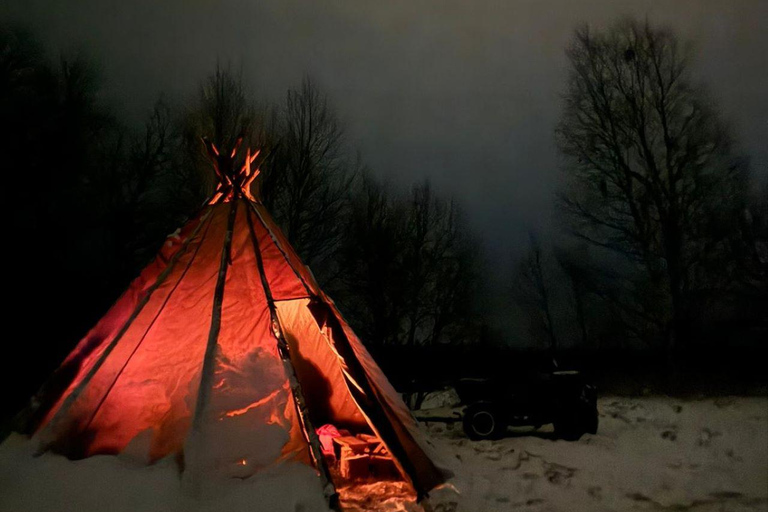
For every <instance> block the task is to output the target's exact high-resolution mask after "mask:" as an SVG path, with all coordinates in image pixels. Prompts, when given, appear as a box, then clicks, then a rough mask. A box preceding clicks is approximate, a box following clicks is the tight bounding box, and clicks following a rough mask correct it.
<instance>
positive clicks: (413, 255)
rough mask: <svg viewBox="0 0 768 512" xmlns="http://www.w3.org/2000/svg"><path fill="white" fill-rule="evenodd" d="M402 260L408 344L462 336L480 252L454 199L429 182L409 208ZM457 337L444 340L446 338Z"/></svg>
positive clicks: (469, 319) (415, 193) (471, 321)
mask: <svg viewBox="0 0 768 512" xmlns="http://www.w3.org/2000/svg"><path fill="white" fill-rule="evenodd" d="M406 222H407V224H406V229H405V234H406V237H405V241H406V242H405V247H404V254H403V264H404V270H405V274H406V276H407V280H406V283H407V292H408V293H407V309H408V312H407V316H406V318H405V323H406V326H407V327H406V333H407V334H406V337H405V339H404V343H405V344H407V345H429V344H433V343H440V342H444V341H458V340H461V339H465V338H466V337H467V332H456V331H455V329H454V330H453V332H450V331H451V330H452V329H451V327H454V328H455V327H458V326H463V327H469V326H470V325H474V324H475V323H476V322H475V321H474V319H473V314H474V313H475V311H474V310H473V302H474V294H475V292H476V290H475V286H476V284H477V277H478V276H477V270H478V268H477V267H478V251H477V250H476V249H477V245H476V243H475V241H474V240H473V239H472V238H471V237H470V236H469V233H468V231H467V229H466V226H465V225H464V222H463V218H462V216H461V212H460V210H459V208H458V206H457V205H456V203H455V201H453V200H446V199H442V198H440V197H438V196H436V195H435V193H434V191H433V190H432V186H431V185H430V183H429V181H424V182H423V183H421V184H419V185H416V186H414V187H413V189H412V191H411V197H410V201H409V203H408V207H407V216H406ZM446 336H449V337H453V338H457V339H454V340H446V339H445V337H446Z"/></svg>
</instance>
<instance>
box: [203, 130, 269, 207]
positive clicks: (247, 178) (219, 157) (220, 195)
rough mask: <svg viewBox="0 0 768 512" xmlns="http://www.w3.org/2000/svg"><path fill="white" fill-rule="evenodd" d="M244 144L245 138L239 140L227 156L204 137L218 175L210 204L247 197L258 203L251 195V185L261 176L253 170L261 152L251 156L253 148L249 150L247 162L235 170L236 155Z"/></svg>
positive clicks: (255, 169)
mask: <svg viewBox="0 0 768 512" xmlns="http://www.w3.org/2000/svg"><path fill="white" fill-rule="evenodd" d="M242 142H243V136H242V135H241V136H240V137H238V138H237V141H236V142H235V145H234V147H233V148H232V151H231V152H230V153H229V154H228V155H227V154H223V153H222V152H220V151H219V149H218V148H217V147H216V145H215V144H214V143H213V142H211V141H210V140H208V139H207V138H206V137H203V144H204V145H205V149H206V150H207V151H208V156H209V157H210V158H211V162H212V163H213V170H214V172H215V173H216V178H217V179H218V183H217V184H216V190H215V192H214V193H213V197H211V200H210V201H209V202H208V204H215V203H218V202H226V201H229V200H231V199H234V198H238V197H245V198H246V199H249V200H251V201H254V202H256V198H255V197H254V196H253V194H251V185H252V184H253V180H255V179H256V176H258V175H259V169H258V167H256V168H253V169H252V168H251V164H252V163H253V161H254V160H256V157H257V156H259V153H260V152H261V150H256V152H255V153H253V154H251V148H248V150H247V151H246V154H245V162H244V163H243V165H242V167H240V169H238V170H235V155H236V154H237V150H238V149H240V144H242Z"/></svg>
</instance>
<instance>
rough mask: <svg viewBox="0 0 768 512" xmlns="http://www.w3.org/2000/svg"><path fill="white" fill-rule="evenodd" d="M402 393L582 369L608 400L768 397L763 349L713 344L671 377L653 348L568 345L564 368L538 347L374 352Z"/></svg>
mask: <svg viewBox="0 0 768 512" xmlns="http://www.w3.org/2000/svg"><path fill="white" fill-rule="evenodd" d="M374 357H375V358H376V362H377V363H378V364H379V365H380V366H381V368H382V370H383V371H384V372H385V373H386V375H387V377H388V378H389V379H390V381H391V382H392V384H393V385H394V386H395V388H396V389H398V390H400V391H402V392H406V393H407V394H408V395H410V396H415V395H418V394H419V392H421V393H422V394H423V393H424V392H429V391H434V390H437V389H441V388H442V387H445V386H452V385H453V384H454V383H455V382H456V381H457V380H458V379H462V378H493V379H508V380H510V381H511V380H514V379H526V376H528V375H531V374H533V373H537V372H551V371H556V370H557V369H558V368H559V369H563V368H565V369H578V370H580V371H582V372H584V373H585V374H586V375H587V377H588V378H589V379H590V380H591V381H592V382H593V383H594V384H596V385H597V387H598V392H599V394H600V395H635V396H641V395H676V396H686V397H691V398H695V397H702V396H729V395H765V394H766V393H768V374H767V373H766V372H765V363H764V362H763V361H764V359H765V358H764V350H763V349H762V347H738V348H731V347H725V348H723V347H705V348H701V349H699V350H696V351H693V352H691V353H690V354H689V355H688V357H686V358H685V359H682V360H680V361H679V363H678V364H677V365H676V368H675V372H672V373H670V372H669V367H668V365H667V362H666V357H665V354H664V351H663V350H661V349H659V350H649V349H646V348H644V349H605V348H603V349H588V348H587V349H585V348H579V347H572V348H563V349H561V350H559V351H558V357H557V363H558V367H557V368H556V367H554V366H553V362H552V358H551V357H549V354H548V353H546V352H543V351H541V350H538V349H521V348H515V347H510V346H507V347H503V346H499V345H491V346H488V345H481V346H479V347H478V346H477V345H464V346H455V345H432V346H425V347H409V346H399V347H390V348H388V349H386V350H374Z"/></svg>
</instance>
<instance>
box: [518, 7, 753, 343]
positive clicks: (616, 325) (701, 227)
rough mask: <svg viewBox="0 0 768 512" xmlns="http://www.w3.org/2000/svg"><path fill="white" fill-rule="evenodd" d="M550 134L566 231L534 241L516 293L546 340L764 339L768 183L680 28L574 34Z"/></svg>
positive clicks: (638, 26)
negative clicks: (560, 165)
mask: <svg viewBox="0 0 768 512" xmlns="http://www.w3.org/2000/svg"><path fill="white" fill-rule="evenodd" d="M566 54H567V57H568V60H569V65H570V73H569V77H568V81H567V84H566V88H565V94H564V99H563V101H564V109H563V113H562V116H561V120H560V124H559V125H558V127H557V130H556V134H557V140H558V143H559V146H560V149H561V151H562V153H563V155H564V157H565V162H566V166H565V169H564V182H565V185H564V187H563V188H562V190H561V195H560V199H559V207H560V213H561V219H562V227H563V228H564V229H565V231H566V232H567V233H566V234H565V235H563V236H562V237H560V238H558V239H556V240H553V241H552V243H551V244H549V245H548V246H546V247H542V244H541V243H540V242H538V241H535V243H533V244H532V246H531V248H530V255H529V256H528V257H527V258H526V259H524V261H523V262H522V263H521V264H520V270H519V272H518V278H517V282H516V285H515V286H516V290H517V292H518V294H519V297H520V299H521V300H520V303H521V304H522V305H523V307H525V308H526V309H527V310H528V311H530V318H531V319H532V320H534V323H533V324H532V327H533V328H534V331H535V332H538V333H539V334H538V336H539V338H541V339H543V340H545V341H546V342H547V343H548V344H549V345H550V346H553V347H554V346H557V345H558V343H560V342H561V341H566V343H565V344H567V345H580V346H584V347H602V348H617V347H632V346H634V347H646V348H653V349H656V348H658V349H662V350H664V351H665V352H666V353H667V354H668V355H672V354H678V355H681V356H683V357H691V355H690V354H691V353H692V352H695V351H697V350H700V349H702V347H704V346H717V347H726V346H734V345H745V344H753V345H757V344H759V345H764V343H765V340H766V339H768V193H767V192H768V190H766V189H768V187H766V186H765V185H764V186H762V187H761V190H760V193H759V194H753V193H752V189H751V187H752V186H753V183H752V181H751V179H750V174H749V168H748V165H747V160H746V158H744V157H742V156H740V155H739V154H738V153H737V152H736V151H735V150H734V147H735V145H734V144H733V142H732V140H731V137H730V134H729V132H728V130H727V127H726V124H725V123H724V121H723V120H722V119H721V117H720V115H719V112H718V110H717V108H716V106H715V104H714V101H713V99H712V98H711V97H710V96H709V95H708V94H707V93H706V91H705V90H704V88H703V87H701V86H700V85H698V84H697V83H696V82H695V80H694V78H693V77H692V76H691V66H690V61H691V58H692V55H691V54H690V51H689V50H688V46H687V45H684V44H682V43H680V42H678V40H677V38H676V37H675V35H674V34H673V33H672V32H671V31H669V30H667V29H663V28H657V27H654V26H652V25H650V24H649V23H648V22H645V23H641V22H637V21H634V20H626V21H622V22H620V23H617V24H615V25H614V26H612V27H610V28H608V29H606V30H603V31H597V30H592V29H590V28H589V27H588V26H585V27H583V28H580V29H578V30H577V31H576V33H575V35H574V38H573V40H572V42H571V44H570V45H569V46H568V48H567V51H566Z"/></svg>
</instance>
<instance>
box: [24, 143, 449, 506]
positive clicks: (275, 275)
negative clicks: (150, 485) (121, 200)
mask: <svg viewBox="0 0 768 512" xmlns="http://www.w3.org/2000/svg"><path fill="white" fill-rule="evenodd" d="M238 145H239V144H238ZM206 146H207V148H208V152H209V154H210V155H211V157H212V160H213V162H214V169H215V171H216V175H217V178H218V186H217V189H216V192H215V194H214V196H213V198H212V199H211V200H210V201H209V202H208V203H207V204H206V206H205V207H203V209H202V211H201V212H200V213H199V214H198V215H197V216H196V217H195V218H194V219H193V220H191V221H190V222H188V223H187V224H186V225H185V226H184V227H183V228H181V229H180V230H179V231H177V232H176V233H174V234H173V235H171V236H170V237H169V238H168V239H167V241H166V243H165V244H164V246H163V248H162V249H161V251H160V253H159V254H158V256H157V257H156V259H155V260H154V261H153V262H152V263H151V264H150V265H149V266H148V267H146V268H145V269H144V270H143V271H142V273H141V275H140V276H139V277H138V278H137V279H136V280H135V281H134V282H133V283H132V284H131V285H130V287H129V288H128V290H127V291H126V292H125V293H124V294H123V295H122V296H121V297H120V299H119V300H118V301H117V303H116V304H115V305H114V306H113V307H112V308H111V309H110V310H109V312H108V313H107V314H106V315H105V316H104V318H102V319H101V321H100V322H99V323H98V324H97V325H96V326H95V327H94V328H93V329H92V330H91V331H90V332H89V333H88V335H87V336H86V337H85V338H84V339H83V340H82V341H81V342H80V343H79V344H78V345H77V347H76V348H75V350H74V351H73V352H72V353H71V354H70V355H69V357H67V359H66V360H65V361H64V363H63V365H62V366H61V368H59V370H58V371H57V372H56V373H55V374H54V376H53V377H52V378H51V380H50V381H49V382H48V384H46V386H45V387H44V388H43V390H41V392H40V393H38V395H37V396H36V397H35V398H34V399H33V403H32V406H31V407H30V408H29V410H28V411H26V413H25V414H24V416H23V418H24V419H23V428H24V429H25V430H26V431H27V432H28V433H34V436H35V439H37V440H38V441H39V443H40V446H41V449H43V450H46V449H50V450H54V451H56V452H59V453H63V454H65V455H67V456H69V457H71V458H81V457H88V456H91V455H96V454H118V453H129V454H131V455H133V456H138V457H141V458H142V459H143V460H146V461H147V462H149V463H151V462H154V461H157V460H159V459H161V458H165V457H168V456H169V455H170V456H173V455H176V456H177V458H178V460H179V462H180V467H182V468H183V469H184V470H185V471H188V470H189V469H190V468H191V467H197V468H198V469H199V468H203V469H205V468H209V469H211V470H212V471H217V472H219V473H222V474H224V475H230V476H233V477H238V478H246V477H248V476H249V475H252V474H255V473H256V472H258V471H259V470H260V469H262V468H267V467H271V466H273V465H274V464H275V463H277V462H279V461H288V460H293V461H300V462H304V463H307V464H312V465H313V466H314V467H315V468H317V471H318V473H319V474H320V476H321V478H323V481H324V484H325V486H324V487H325V491H326V494H327V497H328V499H329V500H333V499H334V497H335V490H334V486H333V483H332V478H330V476H329V471H328V467H327V462H326V460H325V457H324V455H323V452H322V447H321V444H320V441H319V439H318V436H317V434H316V431H315V428H316V427H318V426H319V425H322V424H332V425H334V426H335V427H337V428H339V429H347V430H349V431H350V432H367V433H368V434H370V435H371V437H372V438H375V439H376V440H377V441H379V442H380V443H381V445H382V446H383V448H384V449H383V452H384V453H385V454H387V453H388V456H390V457H391V459H392V461H393V463H394V466H395V467H396V468H397V470H399V473H400V474H401V475H402V477H403V479H404V480H405V481H406V482H410V483H411V484H412V485H413V488H414V490H416V491H417V492H418V493H419V495H424V494H425V493H426V492H427V491H429V490H430V489H432V488H434V487H435V486H436V485H438V484H440V483H442V482H443V481H444V480H445V478H446V476H447V473H446V472H445V471H444V470H442V469H440V468H438V467H437V466H436V464H435V463H434V462H433V461H432V459H431V458H430V456H429V455H428V453H427V452H428V450H429V446H427V445H426V444H425V442H424V440H423V439H421V437H420V434H419V431H418V428H417V426H416V424H415V421H414V419H413V417H412V416H411V415H410V413H409V411H408V409H407V408H406V406H405V405H404V403H403V402H402V400H401V399H400V397H399V396H398V394H397V393H396V391H395V390H394V389H393V388H392V386H391V385H390V384H389V382H388V381H387V379H386V378H385V377H384V375H383V374H382V372H381V370H380V369H379V367H378V366H377V365H376V363H375V362H374V361H373V359H372V358H371V356H370V355H369V353H368V352H367V351H366V349H365V347H364V346H363V344H362V343H361V342H360V340H359V339H358V338H357V337H356V336H355V334H354V333H353V332H352V330H351V329H350V327H349V325H348V324H347V323H346V322H345V321H344V319H343V318H342V317H341V315H340V313H339V311H338V310H337V309H336V307H335V305H334V303H333V301H331V300H330V299H329V298H328V297H327V296H326V295H325V294H324V293H323V291H322V290H320V288H319V287H318V285H317V283H316V282H315V280H314V278H313V277H312V274H311V272H310V271H309V269H308V268H307V267H306V266H304V265H303V264H302V262H301V261H300V259H299V258H298V256H297V255H296V253H295V252H294V251H293V249H292V248H291V246H290V244H289V243H288V241H287V240H286V239H285V237H284V236H283V234H282V233H281V232H280V229H279V228H278V227H277V226H276V225H275V223H274V221H273V220H272V218H271V217H270V216H269V214H268V213H267V211H266V210H265V209H264V206H263V205H262V204H261V203H260V201H259V200H258V199H256V198H254V197H253V196H252V195H251V193H250V186H251V184H252V182H253V180H254V178H255V177H256V175H257V174H258V170H257V169H252V168H251V164H252V163H253V162H254V161H255V159H256V156H257V155H258V153H257V154H256V155H251V153H250V150H249V151H248V152H247V155H246V157H245V162H244V164H243V165H242V166H240V167H239V168H238V167H237V166H235V165H234V160H235V158H236V156H235V155H236V154H237V152H238V150H237V146H236V147H235V149H234V150H233V151H232V152H231V153H230V154H226V155H223V154H220V153H219V151H218V150H217V149H216V147H215V146H214V145H213V144H211V143H209V142H206Z"/></svg>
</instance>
